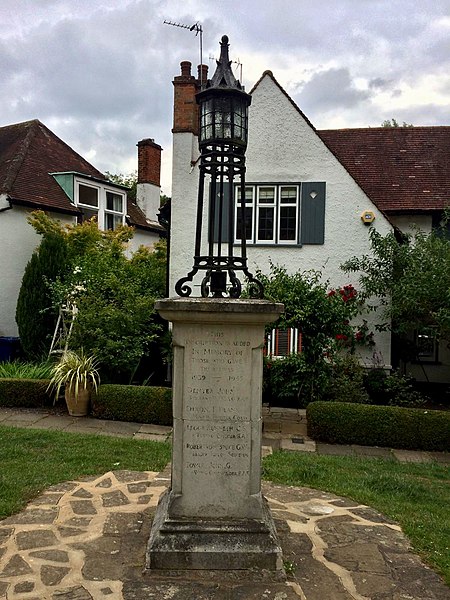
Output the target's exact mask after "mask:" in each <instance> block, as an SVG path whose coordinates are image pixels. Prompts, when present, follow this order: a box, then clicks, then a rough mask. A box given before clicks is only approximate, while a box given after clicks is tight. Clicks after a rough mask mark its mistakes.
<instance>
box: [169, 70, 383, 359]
mask: <svg viewBox="0 0 450 600" xmlns="http://www.w3.org/2000/svg"><path fill="white" fill-rule="evenodd" d="M193 140H194V142H195V144H196V138H195V137H194V136H193V135H192V134H190V133H179V134H174V146H173V148H174V151H173V188H172V227H171V239H172V243H171V265H170V281H171V293H172V295H173V294H174V285H175V282H176V281H177V280H178V279H179V278H180V277H183V276H185V275H186V274H187V272H188V271H189V270H190V269H191V268H192V257H193V252H194V229H195V210H196V203H197V186H198V177H199V173H198V168H195V169H194V170H193V171H192V167H191V161H192V158H193V153H192V143H193ZM246 156H247V160H246V165H247V174H246V180H247V182H252V183H265V182H266V183H269V182H270V183H277V182H279V183H288V182H292V183H294V182H296V183H299V182H308V181H309V182H319V181H325V182H326V205H325V215H326V216H325V243H324V244H323V245H304V246H303V247H299V246H281V245H267V246H252V245H249V246H248V257H249V268H250V270H255V269H256V268H257V267H259V268H260V269H261V270H262V271H263V272H268V271H269V263H270V261H273V262H274V263H276V264H280V265H284V266H286V267H287V269H288V270H289V271H290V272H295V271H298V270H300V271H305V270H310V269H314V270H322V271H323V273H324V277H325V279H327V280H329V281H330V286H331V287H334V286H342V285H344V284H346V283H353V284H354V285H355V287H357V279H358V278H357V276H356V275H350V276H347V275H346V274H344V273H343V272H342V271H341V270H340V265H341V264H342V263H343V262H344V261H345V260H347V259H349V258H351V257H352V256H361V255H363V254H367V253H370V243H369V235H368V227H367V226H365V225H364V224H363V223H362V221H361V218H360V217H361V213H362V212H363V211H365V210H371V211H373V212H374V213H375V222H374V226H375V227H376V228H377V230H378V231H380V233H381V234H383V235H384V234H386V233H387V232H388V231H390V230H391V229H392V227H391V225H390V224H389V222H388V221H387V220H386V219H385V217H384V216H383V215H382V213H380V211H378V209H377V208H376V207H375V205H374V204H372V202H371V201H370V200H369V199H368V197H367V196H366V195H365V194H364V192H363V191H362V190H361V188H360V187H359V186H358V185H357V184H356V182H355V181H354V180H353V178H352V177H351V176H350V175H349V174H348V173H347V171H346V170H345V169H344V167H343V166H342V165H341V164H340V163H339V161H338V160H337V159H336V157H335V156H334V155H333V154H332V153H331V152H330V151H329V150H328V148H327V147H326V146H325V144H324V143H323V142H322V140H321V139H320V137H319V136H318V135H317V133H316V132H315V131H314V130H313V129H312V127H311V126H310V125H309V124H308V123H307V121H306V120H305V119H304V118H303V117H302V115H301V114H300V113H299V111H298V110H296V108H295V107H294V106H293V105H292V104H291V102H290V101H289V99H288V98H287V97H286V96H285V95H284V94H283V92H282V91H281V90H280V88H279V87H278V86H277V85H276V83H275V82H274V81H273V80H272V78H271V77H270V76H267V75H266V76H265V77H264V78H263V79H262V80H261V81H260V83H259V84H258V86H257V87H256V89H255V90H254V92H253V94H252V104H251V106H250V112H249V143H248V149H247V154H246ZM205 204H206V202H205ZM205 229H206V227H204V230H205ZM196 294H198V293H197V292H194V294H193V295H196ZM372 319H373V317H372V315H368V318H367V320H368V322H369V325H370V324H371V322H372ZM376 341H377V352H378V356H379V357H380V358H381V361H382V362H385V363H389V360H390V335H389V334H388V333H383V334H377V337H376ZM369 354H370V355H371V352H370V353H369ZM365 361H366V362H368V363H370V362H371V356H369V355H367V356H365Z"/></svg>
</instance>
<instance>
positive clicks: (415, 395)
mask: <svg viewBox="0 0 450 600" xmlns="http://www.w3.org/2000/svg"><path fill="white" fill-rule="evenodd" d="M364 385H365V388H366V390H367V392H368V394H369V396H370V401H371V403H372V404H383V405H388V406H403V407H405V408H408V407H409V408H418V407H420V406H422V405H423V404H424V403H425V397H424V396H423V395H422V394H421V393H420V392H418V391H417V390H416V389H414V386H413V383H412V379H411V378H410V377H405V376H404V375H401V374H400V373H399V372H398V371H393V372H392V373H391V375H387V374H386V373H385V371H384V370H383V369H373V370H371V371H369V372H368V373H366V375H365V377H364Z"/></svg>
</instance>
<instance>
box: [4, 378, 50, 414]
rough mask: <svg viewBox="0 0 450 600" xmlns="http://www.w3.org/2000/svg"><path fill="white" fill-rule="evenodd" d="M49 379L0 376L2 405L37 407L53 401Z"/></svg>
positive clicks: (48, 404)
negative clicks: (48, 389)
mask: <svg viewBox="0 0 450 600" xmlns="http://www.w3.org/2000/svg"><path fill="white" fill-rule="evenodd" d="M49 383H50V380H49V379H8V378H6V377H4V378H0V406H8V407H22V408H36V407H41V406H50V405H51V404H52V403H53V401H52V398H51V395H50V393H49V392H47V387H48V385H49Z"/></svg>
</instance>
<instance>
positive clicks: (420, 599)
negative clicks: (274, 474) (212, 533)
mask: <svg viewBox="0 0 450 600" xmlns="http://www.w3.org/2000/svg"><path fill="white" fill-rule="evenodd" d="M117 474H118V475H119V476H118V477H116V473H114V472H109V473H106V474H104V475H101V476H99V477H97V478H93V479H91V480H90V481H88V482H86V481H85V480H84V481H78V482H71V483H70V485H67V486H66V487H65V490H66V491H65V492H64V493H63V495H62V496H61V497H60V499H59V501H58V504H57V506H56V507H55V511H56V512H55V514H54V518H53V522H52V523H45V522H44V523H43V522H42V519H39V518H37V519H36V521H35V522H33V521H31V522H30V520H29V519H28V518H27V519H23V518H20V517H21V515H23V514H24V513H33V512H34V511H35V508H34V507H35V506H39V501H40V498H37V499H36V500H35V501H33V502H31V503H30V505H29V506H28V507H27V508H26V509H25V510H24V511H22V513H19V515H13V516H12V517H11V518H10V519H6V520H4V521H0V550H2V551H3V554H2V553H1V552H0V598H2V599H5V600H25V599H26V600H100V599H103V598H113V599H114V600H116V599H117V600H144V599H145V600H147V599H152V598H153V599H155V600H262V599H264V600H296V599H297V600H450V590H449V589H448V588H447V587H446V586H445V585H444V583H443V582H442V580H441V579H440V577H439V576H438V575H436V573H434V572H433V571H432V570H431V569H429V568H428V567H426V566H425V565H424V564H423V563H422V562H421V561H420V559H419V558H418V557H417V556H416V555H414V554H413V553H412V552H411V549H410V544H409V541H408V540H407V538H406V537H405V536H404V535H403V533H402V532H401V530H400V527H399V526H398V525H396V524H395V523H393V522H391V521H390V520H389V519H386V518H385V517H383V515H380V514H379V513H377V512H376V511H375V510H373V509H372V508H369V507H366V506H363V505H359V504H358V503H356V502H354V501H351V500H348V499H346V498H339V497H338V496H334V495H333V494H328V493H324V492H320V491H317V490H311V489H306V488H294V487H287V486H286V487H285V486H281V485H274V484H270V483H267V482H266V483H264V484H263V492H264V495H265V496H266V497H267V498H268V500H269V502H270V506H271V510H272V512H273V515H274V519H275V523H276V526H277V531H278V535H279V539H280V542H281V546H282V550H283V560H284V564H285V568H286V571H287V578H286V579H285V580H283V579H281V580H278V581H274V580H273V575H270V576H268V574H267V573H264V572H259V573H247V572H242V571H232V572H225V573H223V572H221V573H217V572H211V571H208V572H206V573H193V574H192V576H190V577H187V576H186V574H185V573H176V572H168V573H164V574H161V573H158V572H156V573H154V574H152V575H151V576H149V575H146V576H143V574H142V570H143V566H144V555H145V550H146V543H147V539H148V535H149V530H150V525H151V519H152V516H153V514H154V511H155V509H156V504H157V502H158V499H159V497H160V495H161V494H162V492H163V491H164V490H165V488H166V486H167V485H168V483H169V481H170V471H169V470H165V471H164V472H163V473H161V474H157V473H151V472H148V473H138V472H124V471H121V472H117ZM106 480H108V481H110V482H111V485H110V487H108V488H107V489H108V491H110V492H120V493H121V494H123V495H124V496H125V497H126V498H127V500H128V504H123V505H119V506H105V505H104V503H103V501H102V496H103V494H104V493H105V487H103V486H99V484H100V483H101V482H104V481H106ZM141 486H145V489H148V490H151V494H148V495H147V498H146V502H145V503H144V504H142V503H140V502H139V499H142V496H141V495H140V494H139V492H136V491H134V490H140V489H144V488H143V487H141ZM53 487H55V486H53ZM58 488H59V489H61V486H58ZM81 489H84V490H86V491H88V492H89V493H90V494H92V497H91V498H90V500H89V501H90V502H92V505H93V506H94V508H95V511H96V514H95V515H93V516H78V515H76V514H75V513H74V512H73V507H72V503H73V492H75V493H76V492H77V490H81ZM47 493H48V491H47ZM74 525H76V527H74ZM69 529H70V530H74V533H75V532H76V535H70V536H67V535H63V532H65V531H66V530H69Z"/></svg>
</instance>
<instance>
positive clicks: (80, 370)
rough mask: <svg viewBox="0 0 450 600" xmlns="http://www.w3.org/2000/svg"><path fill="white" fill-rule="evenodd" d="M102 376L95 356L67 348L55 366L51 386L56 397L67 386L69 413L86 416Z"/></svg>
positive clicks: (66, 396) (66, 394) (74, 415)
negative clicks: (93, 391) (91, 398)
mask: <svg viewBox="0 0 450 600" xmlns="http://www.w3.org/2000/svg"><path fill="white" fill-rule="evenodd" d="M99 382H100V377H99V374H98V371H97V362H96V360H95V357H94V356H86V355H85V354H84V352H83V351H80V352H79V353H78V354H77V353H76V352H73V351H72V350H66V351H65V352H64V354H63V355H62V357H61V359H60V361H59V362H58V363H57V364H56V365H55V366H54V368H53V375H52V378H51V380H50V384H49V387H52V388H54V389H55V394H56V398H57V397H58V396H59V392H60V390H61V388H62V386H65V398H66V404H67V409H68V411H69V415H71V416H73V417H84V416H86V415H87V414H88V411H89V400H90V396H91V391H92V390H97V387H98V384H99Z"/></svg>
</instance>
